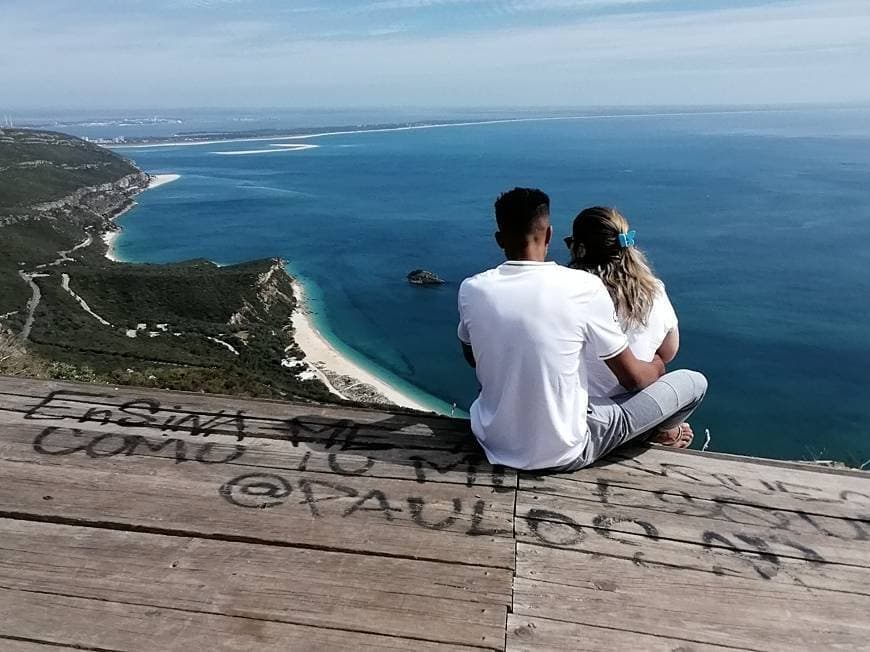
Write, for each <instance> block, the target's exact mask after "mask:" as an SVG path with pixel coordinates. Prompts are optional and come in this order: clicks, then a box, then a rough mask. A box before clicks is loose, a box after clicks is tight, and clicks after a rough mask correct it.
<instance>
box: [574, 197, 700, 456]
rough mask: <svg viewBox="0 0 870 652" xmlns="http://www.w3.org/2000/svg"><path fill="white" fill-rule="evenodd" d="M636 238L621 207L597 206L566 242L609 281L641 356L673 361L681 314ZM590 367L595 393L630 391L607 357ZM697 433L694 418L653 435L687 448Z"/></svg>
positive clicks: (577, 263)
mask: <svg viewBox="0 0 870 652" xmlns="http://www.w3.org/2000/svg"><path fill="white" fill-rule="evenodd" d="M634 238H635V232H634V231H632V230H631V229H630V227H629V224H628V220H626V219H625V217H624V216H623V215H622V214H621V213H620V212H619V211H617V210H616V209H614V208H604V207H601V206H595V207H593V208H587V209H585V210H583V211H582V212H581V213H580V214H579V215H578V216H577V217H576V218H574V227H573V235H572V236H571V237H568V238H565V244H567V245H568V248H569V249H570V250H571V266H572V267H574V268H576V269H582V270H584V271H587V272H590V273H592V274H595V275H596V276H598V277H599V278H600V279H601V280H602V281H603V282H604V285H605V287H606V288H607V291H608V292H609V293H610V296H611V298H612V299H613V304H614V306H616V316H617V317H618V318H619V322H620V324H621V326H622V329H623V331H625V334H626V335H627V336H628V342H629V346H630V348H631V351H632V353H634V355H635V357H637V358H638V359H639V360H644V361H646V362H650V361H652V359H653V357H654V356H656V355H658V356H660V357H661V359H662V361H663V362H664V363H665V364H668V363H669V362H671V361H672V360H673V359H674V357H676V355H677V351H678V350H679V348H680V331H679V328H678V325H677V315H676V313H675V312H674V308H673V306H672V305H671V302H670V300H669V299H668V295H667V292H665V286H664V283H662V282H661V281H660V280H659V279H658V278H656V276H655V274H653V271H652V270H651V269H650V266H649V263H648V262H647V260H646V256H644V255H643V252H641V251H640V250H639V249H637V248H636V247H635V246H634ZM586 369H587V373H588V383H589V396H590V397H596V396H597V397H605V396H606V397H614V396H618V395H619V394H624V393H626V390H625V388H623V387H622V386H621V385H620V384H619V381H618V380H617V379H616V376H614V375H613V373H612V372H611V371H610V369H608V368H607V365H606V364H605V363H604V362H603V361H601V360H599V359H598V358H596V357H594V356H589V357H587V358H586ZM692 436H693V434H692V429H691V427H690V426H689V424H687V423H683V424H680V425H679V426H677V427H675V428H672V429H671V430H666V431H662V432H659V433H657V434H656V435H655V436H654V437H653V440H654V441H656V442H658V443H661V444H665V445H668V446H675V447H677V448H685V447H687V446H688V445H689V444H691V443H692Z"/></svg>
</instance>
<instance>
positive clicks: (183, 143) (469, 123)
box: [104, 108, 790, 154]
mask: <svg viewBox="0 0 870 652" xmlns="http://www.w3.org/2000/svg"><path fill="white" fill-rule="evenodd" d="M789 110H790V109H784V108H770V109H735V110H730V111H729V110H718V111H691V112H685V111H661V112H632V113H604V114H598V113H593V114H582V115H559V116H553V115H551V116H546V115H545V116H530V117H519V118H494V119H490V120H466V121H458V122H431V123H422V124H411V125H401V124H397V125H395V126H389V127H365V126H363V127H362V128H358V129H342V130H338V131H321V132H313V133H302V134H284V135H282V134H281V133H276V134H275V135H273V136H238V137H233V136H232V135H231V134H228V135H227V137H224V138H221V137H217V138H209V139H203V140H178V141H165V140H161V141H157V142H153V143H141V142H140V143H130V144H124V143H107V144H105V145H104V147H106V148H107V149H112V150H115V149H146V148H155V147H193V146H196V145H220V144H223V143H253V142H264V141H280V140H305V139H309V138H323V137H324V136H344V135H350V134H373V133H387V132H393V131H416V130H420V129H448V128H452V127H476V126H488V125H502V124H514V123H525V122H554V121H566V120H577V121H579V120H619V119H624V118H662V117H681V116H695V115H740V114H746V113H783V112H787V111H789ZM268 151H272V150H268ZM275 151H280V150H275ZM214 153H218V152H214ZM220 153H222V154H224V153H227V152H220ZM229 153H232V152H229Z"/></svg>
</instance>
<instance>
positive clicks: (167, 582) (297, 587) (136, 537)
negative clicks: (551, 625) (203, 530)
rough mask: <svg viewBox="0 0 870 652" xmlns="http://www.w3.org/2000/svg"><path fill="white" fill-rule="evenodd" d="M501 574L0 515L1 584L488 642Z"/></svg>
mask: <svg viewBox="0 0 870 652" xmlns="http://www.w3.org/2000/svg"><path fill="white" fill-rule="evenodd" d="M511 581H512V573H511V572H510V571H508V570H499V569H491V568H484V567H474V566H464V565H463V566H460V565H457V564H442V563H434V562H423V561H409V560H405V559H392V558H385V557H375V556H371V555H355V554H345V553H335V552H324V551H319V550H300V549H292V548H282V547H275V546H267V545H247V544H242V543H232V542H223V541H212V540H203V539H194V538H184V537H169V536H159V535H152V534H141V533H134V532H123V531H113V530H102V529H94V528H82V527H69V526H62V525H53V524H46V523H29V522H22V521H14V520H4V521H0V586H3V587H5V588H7V589H18V590H28V591H37V592H45V593H58V594H63V595H69V596H74V597H79V598H91V599H99V600H108V601H111V602H122V603H130V604H140V605H152V606H157V607H162V608H171V609H180V610H185V611H191V612H202V613H210V614H217V615H220V614H224V615H243V616H245V617H246V618H255V619H260V620H279V621H282V622H287V623H292V624H297V625H311V626H318V627H327V628H335V627H339V628H341V629H345V630H352V631H360V632H369V633H372V634H385V635H389V636H398V637H410V638H422V639H426V640H432V641H438V642H442V643H451V644H459V645H471V646H493V645H495V643H496V642H499V643H500V642H501V641H502V640H503V638H504V622H505V617H506V612H507V605H508V604H509V602H510V599H511Z"/></svg>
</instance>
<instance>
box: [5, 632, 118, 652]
mask: <svg viewBox="0 0 870 652" xmlns="http://www.w3.org/2000/svg"><path fill="white" fill-rule="evenodd" d="M78 649H81V648H78ZM0 650H3V652H75V650H76V648H73V647H67V646H66V645H57V644H55V643H39V642H36V641H19V640H16V639H11V638H3V637H2V636H0ZM110 652H113V651H110Z"/></svg>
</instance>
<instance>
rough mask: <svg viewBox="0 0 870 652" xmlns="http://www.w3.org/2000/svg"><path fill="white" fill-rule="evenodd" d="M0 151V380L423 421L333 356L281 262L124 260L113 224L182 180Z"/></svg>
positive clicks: (73, 149) (19, 140)
mask: <svg viewBox="0 0 870 652" xmlns="http://www.w3.org/2000/svg"><path fill="white" fill-rule="evenodd" d="M0 139H2V140H3V142H4V143H7V144H10V145H11V147H9V148H7V150H6V151H7V152H8V156H7V158H8V160H2V161H0V189H2V190H3V191H4V192H3V197H4V201H3V205H2V206H0V231H2V236H3V237H2V242H3V245H2V246H0V290H3V292H0V335H2V337H0V349H2V350H0V353H2V354H3V355H0V358H2V360H3V364H2V365H0V373H13V372H14V373H16V374H18V375H32V376H37V377H44V378H57V379H67V380H85V381H90V382H98V383H118V384H135V385H141V386H148V387H160V388H167V389H183V390H193V391H208V392H220V393H225V394H241V395H246V396H259V397H272V398H291V399H295V400H309V401H315V402H339V403H341V402H347V403H355V404H360V403H366V404H370V403H379V404H394V405H397V406H402V407H407V408H413V409H417V410H430V409H431V408H429V407H427V406H425V405H423V404H422V403H421V402H420V401H417V400H415V399H413V398H411V397H410V396H407V395H406V394H405V393H403V392H402V391H400V390H399V389H397V388H396V387H394V386H392V385H391V384H389V383H388V382H384V381H383V380H382V379H380V378H379V377H377V375H375V374H374V373H372V372H371V371H369V370H367V369H365V368H363V367H362V366H361V365H358V364H356V363H354V362H353V361H351V360H350V359H349V358H348V357H347V356H345V355H343V354H342V353H341V352H340V351H338V350H337V348H336V347H335V346H333V345H331V344H330V343H329V342H328V341H327V340H326V339H325V338H324V337H323V336H322V335H321V333H319V332H318V330H317V328H316V327H315V325H314V323H313V321H312V320H311V318H310V316H309V315H308V314H307V311H308V309H307V308H306V306H305V303H304V294H303V289H302V285H301V284H300V283H299V282H298V281H295V280H294V279H293V278H291V277H290V275H289V274H288V273H287V270H286V267H285V261H283V260H281V259H278V258H272V259H264V260H259V261H251V262H248V263H241V264H237V265H228V266H219V265H217V264H215V263H212V262H210V261H205V260H192V261H186V262H179V263H174V264H166V265H150V264H134V263H128V262H125V261H122V260H120V259H119V257H118V256H117V254H116V252H115V249H114V245H115V240H116V238H117V236H118V234H119V233H120V227H119V226H118V225H117V223H116V220H117V219H118V218H119V217H120V216H121V215H123V214H125V213H126V212H127V211H128V210H130V209H131V208H132V207H133V206H135V197H136V196H137V195H138V194H139V193H140V192H143V191H145V190H149V189H154V188H157V187H159V186H162V185H165V184H168V183H171V182H173V181H176V180H177V179H178V178H179V175H176V174H158V175H149V174H146V173H145V172H143V171H141V170H139V169H138V168H137V167H136V166H135V165H134V164H133V163H132V162H130V161H128V160H126V159H124V158H122V157H120V156H118V155H117V154H114V153H112V152H109V151H108V150H105V149H103V148H101V147H98V146H96V145H94V144H91V143H87V142H85V141H82V140H80V139H78V138H75V137H72V136H67V135H65V134H58V133H53V132H38V131H32V130H12V129H7V130H3V131H2V132H0ZM49 171H50V174H48V175H46V172H49ZM20 189H24V190H23V191H21V190H20ZM7 190H8V192H7ZM16 192H17V193H18V194H16ZM7 350H8V355H7Z"/></svg>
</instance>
